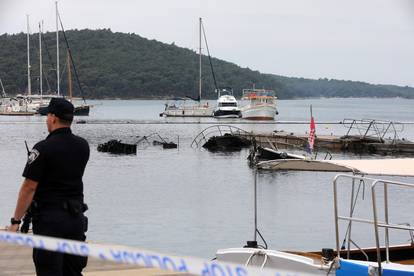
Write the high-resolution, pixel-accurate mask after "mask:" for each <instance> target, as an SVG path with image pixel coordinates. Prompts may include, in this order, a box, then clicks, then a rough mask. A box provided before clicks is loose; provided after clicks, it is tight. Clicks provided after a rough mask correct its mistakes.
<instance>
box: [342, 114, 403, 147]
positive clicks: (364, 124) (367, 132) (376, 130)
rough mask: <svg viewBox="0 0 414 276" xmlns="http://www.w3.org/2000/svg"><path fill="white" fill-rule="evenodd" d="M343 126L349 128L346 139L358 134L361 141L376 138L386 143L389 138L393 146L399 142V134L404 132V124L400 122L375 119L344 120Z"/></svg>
mask: <svg viewBox="0 0 414 276" xmlns="http://www.w3.org/2000/svg"><path fill="white" fill-rule="evenodd" d="M342 124H343V126H345V127H347V128H348V131H347V133H346V135H345V137H347V136H349V135H350V134H351V133H357V134H358V135H359V137H360V138H361V139H366V138H374V139H377V140H378V142H384V139H386V138H387V137H386V136H388V137H389V139H390V142H391V144H395V143H396V142H397V141H398V140H399V136H398V133H400V132H403V130H404V124H402V123H400V122H394V121H383V120H374V119H360V120H356V119H344V120H343V121H342Z"/></svg>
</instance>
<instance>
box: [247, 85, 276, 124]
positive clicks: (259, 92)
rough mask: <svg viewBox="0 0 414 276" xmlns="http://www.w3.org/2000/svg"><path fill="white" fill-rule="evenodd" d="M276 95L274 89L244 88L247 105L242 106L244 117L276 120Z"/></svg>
mask: <svg viewBox="0 0 414 276" xmlns="http://www.w3.org/2000/svg"><path fill="white" fill-rule="evenodd" d="M276 99H277V98H276V96H275V92H274V91H273V90H265V89H254V88H253V89H243V100H247V101H248V103H247V105H245V106H243V107H242V108H241V113H242V118H243V119H248V120H274V118H275V116H276V114H277V110H276Z"/></svg>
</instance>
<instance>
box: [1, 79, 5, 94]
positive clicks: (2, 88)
mask: <svg viewBox="0 0 414 276" xmlns="http://www.w3.org/2000/svg"><path fill="white" fill-rule="evenodd" d="M0 85H1V97H2V98H6V91H4V86H3V82H2V81H1V79H0Z"/></svg>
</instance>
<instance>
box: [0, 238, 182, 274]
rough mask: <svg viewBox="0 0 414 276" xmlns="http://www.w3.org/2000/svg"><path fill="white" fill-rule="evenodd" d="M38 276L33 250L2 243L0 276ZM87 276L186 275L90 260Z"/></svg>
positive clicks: (0, 247)
mask: <svg viewBox="0 0 414 276" xmlns="http://www.w3.org/2000/svg"><path fill="white" fill-rule="evenodd" d="M12 275H13V276H16V275H27V276H28V275H33V276H34V275H36V272H35V268H34V265H33V261H32V249H31V248H29V247H23V246H17V245H11V244H7V243H3V242H0V276H12ZM83 275H85V276H112V275H114V276H123V275H125V276H128V275H137V276H155V275H157V276H164V275H165V276H166V275H169V276H172V275H186V274H179V273H177V272H170V271H165V270H161V269H156V268H143V267H137V266H131V265H125V264H116V263H113V262H103V261H97V260H95V259H92V258H89V260H88V266H87V267H86V269H85V270H84V273H83ZM187 275H188V274H187Z"/></svg>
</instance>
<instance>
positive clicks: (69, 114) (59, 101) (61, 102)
mask: <svg viewBox="0 0 414 276" xmlns="http://www.w3.org/2000/svg"><path fill="white" fill-rule="evenodd" d="M74 111H75V108H74V106H73V104H72V103H71V102H69V101H68V100H66V99H64V98H52V99H51V100H50V102H49V106H48V107H47V113H51V114H54V115H55V116H56V117H58V118H59V119H62V120H65V121H69V122H71V121H72V120H73V114H74Z"/></svg>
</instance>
